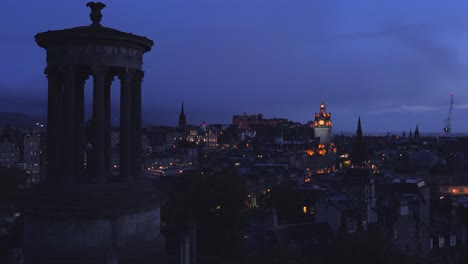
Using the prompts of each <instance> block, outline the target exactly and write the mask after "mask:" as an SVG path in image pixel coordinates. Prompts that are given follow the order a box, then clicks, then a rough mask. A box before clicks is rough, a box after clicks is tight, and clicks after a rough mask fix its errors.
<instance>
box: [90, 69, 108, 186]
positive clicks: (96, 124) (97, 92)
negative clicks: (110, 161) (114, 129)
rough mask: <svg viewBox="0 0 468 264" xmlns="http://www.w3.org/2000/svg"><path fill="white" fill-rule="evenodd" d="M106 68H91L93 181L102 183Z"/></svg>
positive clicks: (104, 162)
mask: <svg viewBox="0 0 468 264" xmlns="http://www.w3.org/2000/svg"><path fill="white" fill-rule="evenodd" d="M106 72H107V68H106V67H105V66H94V67H93V81H94V82H93V134H94V135H93V138H94V144H93V149H92V152H93V155H92V159H93V169H94V172H93V173H92V176H93V177H94V179H93V180H95V181H96V182H99V183H103V182H105V181H106V180H107V177H106V151H105V146H106V144H105V140H106V122H105V112H106V111H105V110H106V109H105V105H106V102H105V101H106V100H105V99H106V98H105V88H104V87H105V81H106Z"/></svg>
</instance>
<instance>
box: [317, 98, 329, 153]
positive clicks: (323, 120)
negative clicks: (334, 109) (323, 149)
mask: <svg viewBox="0 0 468 264" xmlns="http://www.w3.org/2000/svg"><path fill="white" fill-rule="evenodd" d="M331 129H332V122H331V113H327V108H326V106H325V103H323V102H322V104H320V112H319V113H315V120H314V132H315V137H316V138H320V144H324V145H327V146H328V145H330V143H331Z"/></svg>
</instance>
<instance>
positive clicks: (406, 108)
mask: <svg viewBox="0 0 468 264" xmlns="http://www.w3.org/2000/svg"><path fill="white" fill-rule="evenodd" d="M439 110H441V108H440V107H437V106H431V105H401V106H397V107H392V108H383V109H374V110H370V111H368V112H367V114H369V115H384V114H388V113H410V112H412V113H415V112H431V111H439Z"/></svg>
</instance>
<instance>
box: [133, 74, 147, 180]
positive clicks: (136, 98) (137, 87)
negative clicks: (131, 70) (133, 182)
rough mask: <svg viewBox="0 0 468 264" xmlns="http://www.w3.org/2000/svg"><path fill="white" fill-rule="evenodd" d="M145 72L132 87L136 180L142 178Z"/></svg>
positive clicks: (137, 77) (134, 81) (136, 75)
mask: <svg viewBox="0 0 468 264" xmlns="http://www.w3.org/2000/svg"><path fill="white" fill-rule="evenodd" d="M143 76H144V73H143V71H138V72H137V73H136V74H135V77H134V80H133V85H132V91H131V96H132V143H133V150H132V158H133V159H132V165H133V169H132V174H133V177H135V178H137V179H138V178H141V177H142V175H143V174H142V171H141V144H142V143H141V82H142V80H143Z"/></svg>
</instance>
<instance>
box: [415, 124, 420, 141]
mask: <svg viewBox="0 0 468 264" xmlns="http://www.w3.org/2000/svg"><path fill="white" fill-rule="evenodd" d="M414 139H415V140H418V139H419V126H418V125H416V129H415V130H414Z"/></svg>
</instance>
